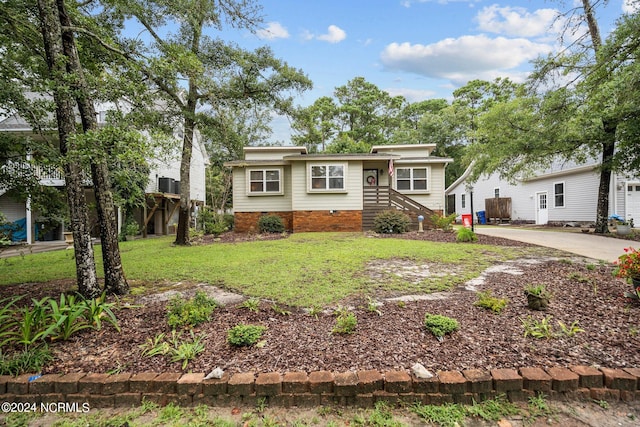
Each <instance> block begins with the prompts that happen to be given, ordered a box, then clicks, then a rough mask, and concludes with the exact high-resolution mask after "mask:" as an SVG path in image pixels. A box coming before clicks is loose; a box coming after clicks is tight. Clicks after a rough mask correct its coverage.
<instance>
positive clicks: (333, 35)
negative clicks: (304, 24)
mask: <svg viewBox="0 0 640 427" xmlns="http://www.w3.org/2000/svg"><path fill="white" fill-rule="evenodd" d="M316 38H317V39H318V40H322V41H325V42H329V43H339V42H341V41H342V40H344V39H346V38H347V33H346V32H345V31H344V30H343V29H342V28H340V27H338V26H337V25H329V28H328V29H327V34H321V35H319V36H317V37H316Z"/></svg>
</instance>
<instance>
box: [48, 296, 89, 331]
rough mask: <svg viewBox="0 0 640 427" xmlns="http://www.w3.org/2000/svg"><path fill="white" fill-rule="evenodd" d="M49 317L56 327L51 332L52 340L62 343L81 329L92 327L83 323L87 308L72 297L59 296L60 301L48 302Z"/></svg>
mask: <svg viewBox="0 0 640 427" xmlns="http://www.w3.org/2000/svg"><path fill="white" fill-rule="evenodd" d="M48 302H49V315H50V316H51V320H52V322H53V323H55V325H56V327H55V329H54V330H53V331H52V333H51V336H52V339H62V340H63V341H66V340H68V339H69V338H71V335H73V334H75V333H76V332H79V331H82V330H83V329H88V328H91V327H92V325H91V324H90V323H87V322H86V321H85V316H84V314H85V312H86V311H87V306H86V305H85V303H84V301H76V297H75V296H74V295H69V296H66V295H65V294H60V300H59V301H56V300H54V299H50V300H48Z"/></svg>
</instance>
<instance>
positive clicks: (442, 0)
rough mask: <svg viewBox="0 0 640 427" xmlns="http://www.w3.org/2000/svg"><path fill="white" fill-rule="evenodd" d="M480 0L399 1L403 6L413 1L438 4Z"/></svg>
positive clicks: (409, 4)
mask: <svg viewBox="0 0 640 427" xmlns="http://www.w3.org/2000/svg"><path fill="white" fill-rule="evenodd" d="M479 2H480V0H404V1H401V2H400V4H401V5H402V6H404V7H411V5H412V4H413V3H438V4H449V3H479Z"/></svg>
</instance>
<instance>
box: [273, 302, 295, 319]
mask: <svg viewBox="0 0 640 427" xmlns="http://www.w3.org/2000/svg"><path fill="white" fill-rule="evenodd" d="M271 310H273V311H274V312H275V313H276V314H279V315H280V316H289V315H291V311H290V310H287V309H285V308H282V307H280V306H279V305H278V304H273V305H272V306H271Z"/></svg>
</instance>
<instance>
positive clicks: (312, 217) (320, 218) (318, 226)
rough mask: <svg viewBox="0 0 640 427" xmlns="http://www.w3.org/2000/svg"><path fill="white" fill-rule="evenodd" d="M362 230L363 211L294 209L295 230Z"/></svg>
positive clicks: (302, 231)
mask: <svg viewBox="0 0 640 427" xmlns="http://www.w3.org/2000/svg"><path fill="white" fill-rule="evenodd" d="M308 231H362V211H341V210H336V211H294V212H293V232H294V233H304V232H308Z"/></svg>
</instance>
